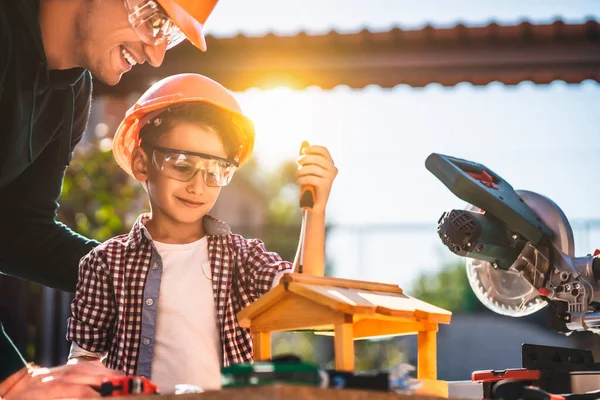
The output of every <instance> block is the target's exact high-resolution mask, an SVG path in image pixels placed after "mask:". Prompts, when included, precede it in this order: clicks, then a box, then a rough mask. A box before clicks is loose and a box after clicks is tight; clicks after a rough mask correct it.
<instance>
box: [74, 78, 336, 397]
mask: <svg viewBox="0 0 600 400" xmlns="http://www.w3.org/2000/svg"><path fill="white" fill-rule="evenodd" d="M253 147H254V126H253V124H252V122H251V121H250V120H249V119H248V118H247V117H245V116H244V115H243V114H242V112H241V109H240V107H239V105H238V103H237V102H236V100H235V99H234V98H233V96H232V95H231V94H230V93H229V91H227V90H226V89H225V88H223V87H222V86H221V85H219V84H218V83H216V82H214V81H212V80H210V79H208V78H206V77H204V76H201V75H196V74H181V75H176V76H172V77H168V78H165V79H163V80H162V81H160V82H158V83H156V84H155V85H153V86H152V87H151V88H150V89H149V90H148V91H147V92H146V93H144V95H142V97H141V98H140V99H139V100H138V102H137V104H135V105H134V106H133V107H132V108H131V109H130V110H129V111H128V113H127V115H126V117H125V119H124V121H123V122H122V123H121V126H120V127H119V128H118V130H117V133H116V135H115V139H114V145H113V152H114V156H115V158H116V160H117V162H118V163H119V165H120V166H121V167H122V168H123V169H124V170H125V171H126V172H127V173H128V174H130V175H131V176H133V177H134V178H135V179H136V180H138V181H139V182H141V183H142V185H143V186H144V188H145V190H146V191H147V193H148V197H149V201H150V206H151V212H150V214H146V215H141V216H140V217H139V218H138V220H137V222H136V223H135V225H134V226H133V228H132V230H131V232H130V233H129V234H128V235H121V236H117V237H115V238H113V239H110V240H108V241H107V242H105V243H103V244H102V245H100V246H98V247H97V248H95V249H94V250H92V251H91V252H90V253H89V254H88V255H87V256H85V257H84V258H83V259H82V261H81V265H80V272H79V283H78V285H77V293H76V296H75V299H74V300H73V303H72V307H71V308H72V317H71V318H70V319H69V324H68V333H67V339H68V340H72V341H73V344H72V350H71V356H70V358H84V359H92V360H98V359H101V358H103V357H105V356H106V357H107V358H106V363H107V366H108V367H109V368H114V369H118V370H121V371H124V372H125V373H126V374H135V375H141V376H145V377H147V378H150V379H152V380H153V381H154V382H155V383H156V384H158V386H159V390H160V391H161V392H162V393H167V392H169V391H172V390H173V388H174V385H175V384H179V383H187V384H195V385H198V386H200V387H201V388H203V389H204V390H210V389H218V388H219V387H220V368H221V365H230V364H234V363H242V362H249V361H251V360H252V341H251V336H250V333H249V331H248V330H247V329H242V328H241V327H240V326H239V325H238V322H237V320H236V314H237V313H238V312H239V311H241V310H242V309H243V308H244V307H246V306H247V305H249V304H250V303H251V302H253V301H254V300H256V299H257V298H258V297H259V296H260V295H262V294H263V293H265V292H267V291H268V290H270V289H271V288H272V287H273V286H274V284H275V283H276V282H277V281H278V279H279V278H280V277H281V276H282V274H284V273H286V272H289V271H290V270H291V269H292V264H291V263H289V262H287V261H284V260H282V259H281V258H280V257H279V256H278V255H277V254H274V253H271V252H267V251H266V250H265V247H264V245H263V243H262V242H261V241H260V240H257V239H252V240H247V239H244V238H243V237H241V236H239V235H235V234H233V233H231V232H230V230H229V227H228V226H227V224H225V223H224V222H221V221H218V220H216V219H214V218H212V217H210V216H209V215H207V214H208V212H209V211H210V209H211V208H212V207H213V205H214V203H215V201H216V200H217V197H218V195H219V192H220V188H221V187H222V186H225V185H227V184H228V183H229V181H230V180H231V177H232V175H233V174H234V172H235V170H236V169H237V168H238V167H239V166H240V165H242V164H243V163H244V162H245V161H247V160H248V158H249V157H250V155H251V153H252V149H253ZM298 164H299V168H298V173H297V176H298V180H297V183H298V185H312V186H314V187H315V191H316V201H315V205H314V208H313V210H312V212H311V213H310V215H309V219H308V221H307V235H306V251H305V260H304V264H305V265H304V269H305V273H308V274H311V275H322V274H323V268H324V259H325V256H324V253H325V243H324V230H325V205H326V202H327V198H328V197H329V192H330V189H331V185H332V183H333V180H334V178H335V176H336V175H337V169H336V167H335V166H334V164H333V161H332V159H331V156H330V155H329V152H328V151H327V150H326V149H325V148H323V147H318V146H309V147H307V148H305V149H304V151H303V155H301V156H300V158H299V159H298Z"/></svg>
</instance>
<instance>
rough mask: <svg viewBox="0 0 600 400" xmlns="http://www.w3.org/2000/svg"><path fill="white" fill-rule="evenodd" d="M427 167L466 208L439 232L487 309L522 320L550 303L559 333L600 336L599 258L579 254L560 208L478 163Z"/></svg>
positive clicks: (431, 162) (432, 160)
mask: <svg viewBox="0 0 600 400" xmlns="http://www.w3.org/2000/svg"><path fill="white" fill-rule="evenodd" d="M425 165H426V167H427V169H428V170H429V171H430V172H432V173H433V174H434V175H435V176H436V177H437V178H438V179H439V180H440V181H442V183H443V184H444V185H445V186H446V187H447V188H448V189H450V191H452V192H453V193H454V194H455V195H456V196H457V197H459V198H460V199H462V200H464V201H466V202H467V203H468V206H467V208H466V209H463V210H451V211H448V212H444V213H443V214H442V216H441V217H440V219H439V221H438V228H437V231H438V235H439V236H440V239H441V240H442V243H443V244H444V245H445V246H446V247H448V249H449V250H450V251H452V252H453V253H455V254H457V255H459V256H463V257H465V258H466V268H467V276H468V278H469V283H470V284H471V288H472V289H473V291H474V293H475V294H476V296H477V297H478V298H479V300H480V301H481V302H482V303H483V304H484V305H485V306H486V307H488V308H490V309H491V310H492V311H494V312H497V313H499V314H503V315H509V316H514V317H520V316H525V315H529V314H532V313H534V312H536V311H538V310H540V309H541V308H543V307H546V306H548V305H550V307H549V317H550V318H549V322H550V326H551V327H553V328H554V329H556V330H557V331H559V332H561V333H565V334H569V333H571V332H573V331H581V330H593V331H597V332H600V312H598V311H600V284H599V278H600V259H598V258H595V257H592V256H591V255H588V256H585V257H575V254H574V239H573V231H572V229H571V226H570V224H569V221H568V219H567V217H566V216H565V214H564V213H563V212H562V210H561V209H560V208H559V207H558V205H556V204H555V203H554V202H553V201H552V200H550V199H548V198H547V197H545V196H542V195H540V194H537V193H534V192H530V191H524V190H518V191H515V190H514V189H513V188H512V186H511V185H510V184H508V182H506V181H505V180H504V179H502V178H501V177H500V176H499V175H498V174H496V173H494V172H493V171H492V170H490V169H489V168H487V167H485V166H484V165H481V164H478V163H474V162H471V161H467V160H463V159H459V158H455V157H450V156H445V155H441V154H437V153H433V154H431V155H430V156H429V157H428V158H427V160H426V163H425Z"/></svg>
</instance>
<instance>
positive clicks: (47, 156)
mask: <svg viewBox="0 0 600 400" xmlns="http://www.w3.org/2000/svg"><path fill="white" fill-rule="evenodd" d="M59 145H60V142H58V141H56V142H54V143H52V144H50V145H49V146H48V147H47V148H46V149H45V150H44V152H43V153H42V154H41V155H40V156H39V157H38V158H37V159H36V160H35V161H34V162H33V164H31V165H30V166H29V168H27V169H26V170H25V171H24V172H23V173H22V174H21V175H20V176H19V177H17V179H15V180H14V181H13V182H11V183H10V184H9V185H7V186H5V187H4V188H3V189H1V190H0V221H2V229H0V271H1V272H2V273H5V274H8V275H13V276H17V277H19V278H22V279H26V280H29V281H33V282H36V283H39V284H41V285H44V286H49V287H52V288H57V289H60V290H64V291H68V292H74V291H75V285H76V284H77V270H78V266H79V260H80V259H81V258H82V257H83V256H84V255H85V254H87V253H89V251H90V250H91V249H92V248H93V247H95V246H96V245H97V243H96V242H94V241H91V240H89V239H87V238H84V237H83V236H80V235H78V234H76V233H75V232H73V231H71V230H70V229H69V228H67V227H66V226H65V225H64V224H61V223H60V222H57V221H56V220H55V218H56V213H57V210H58V202H57V200H58V197H59V196H60V192H61V188H62V180H63V177H64V173H65V167H64V166H60V165H58V164H57V163H56V158H57V155H58V146H59Z"/></svg>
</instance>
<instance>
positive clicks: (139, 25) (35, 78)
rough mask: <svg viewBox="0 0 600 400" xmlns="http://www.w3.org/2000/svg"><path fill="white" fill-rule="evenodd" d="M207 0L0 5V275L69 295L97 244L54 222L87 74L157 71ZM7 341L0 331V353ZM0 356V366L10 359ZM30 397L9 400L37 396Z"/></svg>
mask: <svg viewBox="0 0 600 400" xmlns="http://www.w3.org/2000/svg"><path fill="white" fill-rule="evenodd" d="M216 3H217V0H1V1H0V273H4V274H9V275H13V276H17V277H19V278H22V279H26V280H29V281H33V282H36V283H39V284H42V285H45V286H49V287H53V288H57V289H60V290H64V291H70V292H74V291H75V286H76V283H77V271H78V265H79V260H80V258H81V257H83V256H84V255H85V254H87V253H88V252H89V251H90V250H91V249H92V248H93V247H95V246H96V245H97V244H98V243H97V242H96V241H94V240H91V239H88V238H85V237H83V236H80V235H78V234H76V233H74V232H73V231H71V230H70V229H69V228H67V227H66V226H65V225H63V224H60V223H59V222H57V221H56V220H55V217H56V212H57V209H58V203H57V200H58V198H59V196H60V192H61V186H62V181H63V178H64V173H65V170H66V168H67V166H68V164H69V162H70V160H71V156H72V154H73V150H74V147H75V146H76V145H77V143H78V142H79V141H80V140H81V137H82V135H83V132H84V130H85V127H86V124H87V121H88V117H89V112H90V102H91V96H92V82H91V77H92V76H94V78H95V79H98V80H100V81H102V82H104V83H106V84H109V85H115V84H117V83H118V82H119V80H120V78H121V76H122V74H123V73H125V72H127V71H129V70H130V69H131V68H132V67H133V66H134V65H136V64H141V63H144V62H146V61H148V62H149V63H150V64H151V65H153V66H155V67H157V66H159V65H161V63H162V61H163V58H164V55H165V51H166V50H167V49H168V48H170V47H173V46H175V45H177V44H178V43H180V42H181V41H182V40H183V39H185V38H186V37H187V39H189V40H190V41H191V42H192V43H193V44H194V45H195V46H196V47H198V48H199V49H201V50H202V51H204V50H206V43H205V41H204V35H203V32H202V30H203V24H204V23H205V22H206V19H207V18H208V16H209V15H210V13H211V12H212V10H213V9H214V7H215V5H216ZM1 320H2V316H1V315H0V322H1ZM2 342H4V343H5V345H2ZM9 342H10V340H9V339H8V337H6V336H5V335H4V334H3V332H0V347H2V346H4V347H5V348H6V343H9ZM11 347H12V346H11ZM6 354H7V353H3V354H2V357H0V361H1V363H0V364H6V362H7V361H8V360H9V359H10V357H7V356H6ZM13 358H14V359H16V360H17V363H18V361H19V360H20V357H17V356H15V357H13ZM22 367H23V366H22V364H21V365H20V366H19V367H18V368H22ZM90 369H93V367H89V366H82V367H80V366H77V365H75V366H64V367H58V369H55V370H53V371H51V375H49V376H51V377H52V379H47V377H46V378H44V379H41V378H38V379H36V380H35V382H38V383H36V385H37V386H36V385H29V384H28V385H26V386H25V389H24V390H30V391H34V392H35V390H38V391H40V392H43V393H45V395H46V397H48V398H51V397H59V396H61V395H65V394H66V393H67V391H68V390H69V388H71V389H70V390H72V382H73V380H78V379H79V381H82V382H89V381H90V379H89V378H90V376H95V375H97V373H96V371H95V370H93V371H90ZM23 371H24V370H23ZM100 371H101V372H99V374H100V375H102V376H105V375H106V376H108V375H109V374H108V372H106V371H104V372H102V370H100ZM2 372H3V373H4V376H2V377H0V388H5V387H6V386H7V385H11V384H12V379H16V377H19V376H20V375H19V372H18V371H16V369H15V368H13V369H12V370H11V369H5V370H4V371H2ZM13 372H14V374H13V375H11V378H8V381H7V380H4V381H3V379H4V378H6V374H9V373H13ZM37 376H38V377H39V376H42V374H40V373H38V375H37ZM94 379H96V378H94ZM47 382H53V383H52V384H48V385H45V386H44V385H43V384H44V383H47ZM39 385H41V386H39ZM34 392H31V393H30V395H26V393H20V394H19V396H18V398H39V397H37V395H36V394H35V393H34ZM14 393H15V392H13V394H14ZM68 393H69V394H72V393H73V392H68ZM2 395H3V393H0V396H2ZM28 396H29V397H28ZM7 397H12V394H11V395H10V396H7ZM71 397H72V396H71Z"/></svg>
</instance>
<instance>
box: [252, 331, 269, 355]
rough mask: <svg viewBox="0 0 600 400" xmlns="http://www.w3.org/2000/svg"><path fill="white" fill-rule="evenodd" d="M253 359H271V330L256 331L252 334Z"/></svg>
mask: <svg viewBox="0 0 600 400" xmlns="http://www.w3.org/2000/svg"><path fill="white" fill-rule="evenodd" d="M252 347H253V353H254V360H256V361H264V360H269V359H271V332H256V333H253V334H252Z"/></svg>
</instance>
